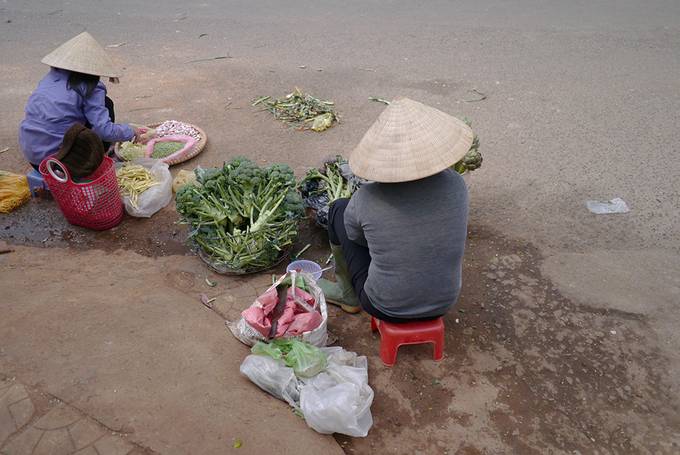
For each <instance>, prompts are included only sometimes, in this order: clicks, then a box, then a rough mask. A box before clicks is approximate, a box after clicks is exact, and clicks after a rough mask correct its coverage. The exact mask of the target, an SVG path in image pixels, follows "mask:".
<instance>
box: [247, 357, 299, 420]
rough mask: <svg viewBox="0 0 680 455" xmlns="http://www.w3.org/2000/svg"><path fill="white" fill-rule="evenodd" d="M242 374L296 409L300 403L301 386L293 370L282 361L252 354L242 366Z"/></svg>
mask: <svg viewBox="0 0 680 455" xmlns="http://www.w3.org/2000/svg"><path fill="white" fill-rule="evenodd" d="M241 373H242V374H244V375H246V376H247V377H248V379H250V380H251V381H252V382H253V383H255V384H256V385H257V386H258V387H259V388H261V389H262V390H264V391H265V392H268V393H270V394H271V395H273V396H275V397H276V398H278V399H279V400H283V401H285V402H286V403H288V404H289V405H291V406H292V407H294V408H296V409H297V408H298V407H299V406H298V405H299V403H300V391H299V388H300V384H299V381H298V379H297V378H296V377H295V373H294V372H293V369H292V368H290V367H287V366H286V365H284V363H283V362H281V361H280V360H275V359H272V358H271V357H268V356H265V355H254V354H251V355H249V356H248V357H246V358H245V360H244V361H243V363H242V364H241Z"/></svg>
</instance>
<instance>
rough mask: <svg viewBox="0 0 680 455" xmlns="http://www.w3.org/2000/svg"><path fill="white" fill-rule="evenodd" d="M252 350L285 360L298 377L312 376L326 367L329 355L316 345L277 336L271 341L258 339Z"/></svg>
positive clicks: (254, 352) (258, 353)
mask: <svg viewBox="0 0 680 455" xmlns="http://www.w3.org/2000/svg"><path fill="white" fill-rule="evenodd" d="M251 352H252V353H253V354H257V355H266V356H269V357H271V358H273V359H275V360H283V361H284V363H285V364H286V366H288V367H291V368H292V369H293V371H294V372H295V374H296V375H297V376H298V377H303V378H311V377H312V376H316V375H317V374H319V373H321V372H322V371H323V370H325V369H326V366H328V357H327V356H326V354H325V353H324V352H323V351H322V350H321V349H319V348H317V347H316V346H313V345H311V344H309V343H306V342H304V341H300V340H297V339H295V338H277V339H275V340H272V342H271V343H269V344H267V343H263V342H261V341H258V342H257V343H255V345H254V346H253V347H252V349H251Z"/></svg>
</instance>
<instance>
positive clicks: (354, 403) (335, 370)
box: [241, 345, 373, 437]
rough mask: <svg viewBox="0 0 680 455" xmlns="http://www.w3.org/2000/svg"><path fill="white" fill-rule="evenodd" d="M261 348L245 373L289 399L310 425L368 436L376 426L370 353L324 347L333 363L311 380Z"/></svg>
mask: <svg viewBox="0 0 680 455" xmlns="http://www.w3.org/2000/svg"><path fill="white" fill-rule="evenodd" d="M265 346H269V347H268V348H267V347H264V346H260V347H258V348H255V349H253V352H256V351H261V352H262V355H255V354H253V355H249V356H248V357H246V359H245V360H244V361H243V363H242V364H241V373H243V374H245V375H246V376H248V378H250V380H251V381H253V382H254V383H255V384H257V385H258V386H259V387H260V388H262V389H263V390H265V391H267V392H268V393H270V394H271V395H273V396H275V397H277V398H279V399H281V400H284V401H286V402H287V403H288V404H290V405H291V406H292V407H293V408H295V409H298V410H300V411H301V412H302V414H303V416H304V418H305V421H306V422H307V425H309V426H310V427H311V428H313V429H314V430H316V431H318V432H319V433H324V434H330V433H341V434H346V435H348V436H354V437H363V436H366V435H367V434H368V431H369V430H370V429H371V426H372V425H373V417H372V415H371V404H372V403H373V389H371V387H370V386H369V385H368V362H367V360H366V357H364V356H357V355H356V354H355V353H354V352H349V351H345V350H344V349H343V348H341V347H329V348H321V349H320V351H321V352H323V353H324V354H325V355H326V357H327V359H328V365H327V367H326V368H325V370H324V371H322V372H320V373H318V374H316V375H314V376H312V377H309V378H306V377H299V376H296V375H295V372H294V371H293V369H292V368H290V367H288V366H286V365H285V363H284V360H283V358H279V359H278V360H277V359H274V358H272V357H270V355H272V354H273V355H274V356H278V353H279V351H278V350H276V349H274V350H272V347H271V345H265Z"/></svg>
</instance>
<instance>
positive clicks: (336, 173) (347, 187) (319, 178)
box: [301, 155, 357, 204]
mask: <svg viewBox="0 0 680 455" xmlns="http://www.w3.org/2000/svg"><path fill="white" fill-rule="evenodd" d="M345 163H347V161H345V159H344V158H343V157H342V156H340V155H337V156H336V157H335V160H334V161H327V162H326V163H324V172H321V171H319V169H317V168H312V169H310V170H309V171H308V172H307V175H306V176H305V178H304V179H303V180H302V182H301V184H302V185H303V186H304V185H305V183H307V182H316V185H315V186H314V187H313V189H312V188H310V186H307V188H309V190H310V191H308V193H309V195H319V194H323V193H325V194H326V196H327V197H328V203H329V204H330V203H331V202H333V201H335V200H337V199H340V198H349V197H352V194H353V193H354V192H355V191H356V189H357V188H356V185H355V184H354V183H353V182H352V181H348V180H346V179H345V178H344V177H343V175H342V171H341V169H340V166H341V165H343V164H345Z"/></svg>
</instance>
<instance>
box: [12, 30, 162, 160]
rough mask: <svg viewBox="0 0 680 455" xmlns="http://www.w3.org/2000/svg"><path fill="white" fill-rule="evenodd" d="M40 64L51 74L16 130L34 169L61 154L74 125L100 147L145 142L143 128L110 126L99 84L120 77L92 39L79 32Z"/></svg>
mask: <svg viewBox="0 0 680 455" xmlns="http://www.w3.org/2000/svg"><path fill="white" fill-rule="evenodd" d="M42 62H43V63H45V64H47V65H49V66H50V67H51V68H50V71H49V72H48V73H47V75H46V76H45V77H43V78H42V80H41V81H40V83H39V84H38V87H37V88H36V89H35V91H34V92H33V94H31V96H30V98H29V99H28V102H27V104H26V116H25V118H24V120H23V121H22V122H21V126H20V129H19V144H20V146H21V149H22V151H23V153H24V156H25V157H26V159H27V160H28V162H29V163H31V165H32V166H33V167H34V168H36V169H37V168H38V166H39V165H40V162H41V161H42V160H43V159H44V158H45V157H47V156H50V155H53V154H55V153H57V152H58V151H59V150H60V148H61V145H62V142H63V139H64V134H65V133H66V131H68V129H69V128H71V126H73V125H74V124H76V123H81V124H83V125H85V126H86V127H88V128H90V129H92V131H94V132H95V133H96V134H97V135H98V136H99V137H100V138H101V140H102V141H103V142H104V143H105V144H106V143H111V142H117V141H129V140H132V139H134V138H137V139H140V140H142V141H144V140H146V139H148V138H146V137H145V134H147V130H146V129H145V128H143V127H138V126H135V125H130V124H119V123H114V122H115V115H114V112H113V101H111V99H110V98H109V97H107V96H106V87H105V86H104V84H103V83H102V82H101V81H100V80H99V79H100V77H102V76H104V77H109V78H110V80H112V81H115V80H117V78H118V77H120V72H119V70H118V68H117V67H116V65H115V64H114V62H113V59H112V58H111V57H110V56H109V55H108V54H107V53H106V51H105V50H104V48H103V47H102V46H101V45H100V44H99V43H98V42H97V41H96V40H95V39H94V38H93V37H92V35H90V34H89V33H87V32H83V33H81V34H80V35H78V36H76V37H74V38H72V39H71V40H69V41H67V42H66V43H64V44H62V45H61V46H59V47H58V48H57V49H55V50H54V51H53V52H51V53H50V54H48V55H47V56H45V58H43V59H42Z"/></svg>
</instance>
